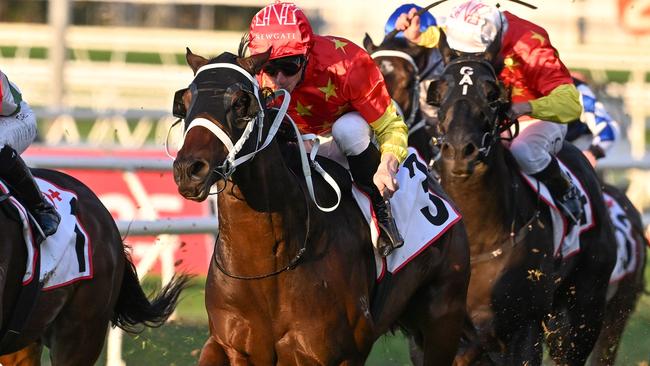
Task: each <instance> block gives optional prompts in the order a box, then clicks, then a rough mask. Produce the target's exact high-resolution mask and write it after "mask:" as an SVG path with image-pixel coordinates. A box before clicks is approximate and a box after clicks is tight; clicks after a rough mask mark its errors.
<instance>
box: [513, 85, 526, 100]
mask: <svg viewBox="0 0 650 366" xmlns="http://www.w3.org/2000/svg"><path fill="white" fill-rule="evenodd" d="M522 95H524V89H522V88H517V87H516V86H515V87H513V88H512V91H511V92H510V96H513V97H517V96H522Z"/></svg>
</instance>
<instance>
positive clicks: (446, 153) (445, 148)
mask: <svg viewBox="0 0 650 366" xmlns="http://www.w3.org/2000/svg"><path fill="white" fill-rule="evenodd" d="M440 148H441V150H442V157H443V158H445V159H450V158H452V157H453V155H454V150H453V148H452V146H451V145H450V144H449V143H448V142H443V143H442V146H441V147H440Z"/></svg>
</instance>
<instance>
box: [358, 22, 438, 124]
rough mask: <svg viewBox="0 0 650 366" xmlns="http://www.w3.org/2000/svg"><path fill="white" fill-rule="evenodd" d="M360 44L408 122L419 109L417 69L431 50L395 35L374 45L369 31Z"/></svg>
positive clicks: (424, 61) (425, 63) (420, 68)
mask: <svg viewBox="0 0 650 366" xmlns="http://www.w3.org/2000/svg"><path fill="white" fill-rule="evenodd" d="M363 46H364V47H365V48H366V51H368V53H369V54H370V55H371V57H372V58H373V59H374V60H375V63H376V64H377V66H379V70H381V73H382V75H383V76H384V81H385V82H386V88H387V89H388V93H389V94H390V96H391V98H393V100H394V101H395V102H396V103H397V105H398V107H399V108H400V109H401V110H402V112H403V115H404V118H405V119H406V123H407V124H408V125H410V124H411V123H413V118H414V114H415V113H416V112H417V110H418V109H419V98H420V89H419V85H420V72H421V71H422V70H424V68H425V67H426V66H427V62H428V60H429V55H430V53H431V49H428V48H425V47H421V46H418V45H416V44H413V43H410V42H408V41H407V40H406V39H404V38H396V37H387V38H385V39H384V40H383V41H382V42H381V44H380V45H379V46H377V45H375V44H374V42H373V41H372V38H370V36H369V35H368V33H366V36H365V38H364V39H363Z"/></svg>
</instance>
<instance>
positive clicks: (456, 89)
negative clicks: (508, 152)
mask: <svg viewBox="0 0 650 366" xmlns="http://www.w3.org/2000/svg"><path fill="white" fill-rule="evenodd" d="M471 65H474V66H476V67H479V68H483V69H487V70H488V76H487V77H482V78H481V79H483V80H490V81H491V82H494V83H495V84H496V85H497V86H498V89H499V96H498V98H496V99H493V100H490V98H489V97H488V95H486V94H485V92H484V91H483V89H482V88H480V87H477V85H476V84H477V83H476V82H475V79H476V78H472V76H473V74H474V73H473V72H474V68H473V67H472V66H471ZM456 69H458V70H459V73H458V75H455V74H454V72H455V70H456ZM459 75H461V76H460V77H459ZM441 77H442V78H444V79H445V80H446V81H447V82H451V84H450V85H453V86H451V87H450V88H449V89H448V91H447V93H446V95H445V96H443V97H442V98H441V101H440V110H441V115H443V116H444V115H446V113H445V111H446V110H447V109H448V108H449V107H450V105H452V104H453V103H456V102H457V101H459V100H463V99H465V100H468V101H469V102H470V103H473V104H476V105H478V106H480V107H479V109H480V110H481V112H482V114H483V115H484V116H485V118H486V120H487V121H488V126H490V128H489V130H488V131H487V132H485V133H484V134H483V137H482V138H481V146H480V147H479V149H478V154H477V156H476V158H475V159H474V161H472V162H469V164H473V163H475V162H477V161H485V160H486V159H487V157H488V156H489V154H490V152H491V151H492V147H493V146H494V145H495V144H496V143H498V142H500V141H502V140H512V139H514V138H515V137H516V136H517V134H518V133H519V123H518V121H517V120H516V119H514V120H511V119H509V118H507V117H506V111H507V109H508V108H509V107H510V101H509V94H510V91H509V90H507V89H506V88H505V87H504V86H503V84H502V83H501V82H500V81H499V79H498V77H497V74H496V72H495V70H494V67H493V66H492V64H490V63H489V62H488V61H486V60H483V59H476V58H474V57H470V56H461V57H459V58H456V59H454V60H452V61H451V62H449V64H447V65H446V66H445V69H444V70H443V72H442V74H441ZM490 78H491V79H490ZM432 86H434V85H432ZM469 87H472V88H473V89H474V90H475V91H476V92H475V93H468V89H469ZM452 96H453V97H454V98H453V103H452V101H450V97H452ZM513 125H514V127H515V131H514V132H513V133H512V134H511V136H510V137H503V136H501V134H502V133H503V132H505V131H509V130H510V127H511V126H513ZM441 141H444V136H443V137H442V138H441ZM512 189H513V190H514V191H515V192H516V191H517V189H518V185H517V184H516V183H515V184H513V186H512ZM513 197H516V194H513ZM538 200H539V197H538ZM512 206H513V207H512V211H513V212H514V211H515V209H516V201H515V200H514V199H513V201H512ZM539 215H540V210H539V202H538V208H537V209H536V210H535V212H534V214H533V215H532V216H531V217H530V219H528V220H527V221H526V223H524V225H523V226H521V227H520V228H519V229H517V228H516V227H515V224H516V216H513V218H512V222H511V223H510V233H509V237H508V239H507V240H506V241H505V242H504V243H502V244H501V245H500V246H499V247H498V248H497V249H495V250H492V251H489V252H485V253H480V254H478V255H474V256H472V257H470V263H471V264H476V263H480V262H484V261H488V260H491V259H494V258H497V257H499V256H501V255H502V254H504V252H506V251H507V250H508V249H511V248H514V247H515V246H517V245H518V244H519V243H520V242H522V241H523V240H524V238H525V237H526V236H527V235H528V233H530V232H531V231H532V230H533V224H534V223H537V225H540V219H539Z"/></svg>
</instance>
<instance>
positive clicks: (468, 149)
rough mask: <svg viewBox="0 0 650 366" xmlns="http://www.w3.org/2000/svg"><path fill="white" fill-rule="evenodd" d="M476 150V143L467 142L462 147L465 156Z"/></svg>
mask: <svg viewBox="0 0 650 366" xmlns="http://www.w3.org/2000/svg"><path fill="white" fill-rule="evenodd" d="M475 151H476V145H474V144H472V143H469V144H467V145H465V148H464V149H463V154H464V155H465V156H470V155H472V154H473V153H474V152H475Z"/></svg>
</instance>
